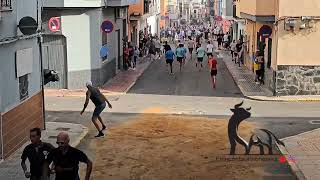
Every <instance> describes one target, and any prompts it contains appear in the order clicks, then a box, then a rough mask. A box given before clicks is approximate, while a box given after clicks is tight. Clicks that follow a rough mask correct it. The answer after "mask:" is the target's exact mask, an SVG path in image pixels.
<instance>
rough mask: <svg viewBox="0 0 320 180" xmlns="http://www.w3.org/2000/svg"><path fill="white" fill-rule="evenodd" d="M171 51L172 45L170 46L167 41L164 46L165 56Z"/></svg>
mask: <svg viewBox="0 0 320 180" xmlns="http://www.w3.org/2000/svg"><path fill="white" fill-rule="evenodd" d="M170 49H171V47H170V45H169V44H168V42H167V41H165V42H164V45H163V50H164V54H165V53H166V52H167V51H169V50H170Z"/></svg>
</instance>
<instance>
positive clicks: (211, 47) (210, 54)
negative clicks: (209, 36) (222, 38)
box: [206, 41, 214, 57]
mask: <svg viewBox="0 0 320 180" xmlns="http://www.w3.org/2000/svg"><path fill="white" fill-rule="evenodd" d="M213 48H214V46H213V44H211V43H210V41H208V44H207V49H206V50H207V56H208V57H209V56H212V55H213V54H212V53H213Z"/></svg>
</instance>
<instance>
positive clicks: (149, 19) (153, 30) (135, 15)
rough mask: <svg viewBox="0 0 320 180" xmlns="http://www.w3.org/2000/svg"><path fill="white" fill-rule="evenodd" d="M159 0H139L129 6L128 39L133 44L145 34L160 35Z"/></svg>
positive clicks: (136, 43)
mask: <svg viewBox="0 0 320 180" xmlns="http://www.w3.org/2000/svg"><path fill="white" fill-rule="evenodd" d="M160 7H161V3H160V0H152V1H151V0H140V1H137V3H135V4H131V5H130V6H129V12H128V15H129V17H130V23H129V32H130V33H129V39H130V41H131V42H132V43H133V44H134V45H139V41H140V39H141V38H143V37H144V36H146V35H149V34H151V35H153V36H155V35H157V36H158V37H160V20H161V16H160Z"/></svg>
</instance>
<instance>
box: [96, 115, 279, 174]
mask: <svg viewBox="0 0 320 180" xmlns="http://www.w3.org/2000/svg"><path fill="white" fill-rule="evenodd" d="M227 122H228V121H227V120H213V119H208V118H202V117H184V116H173V115H172V116H169V115H167V116H165V115H152V114H149V115H140V116H138V117H137V118H136V119H134V120H130V121H128V122H126V123H122V124H120V125H117V126H113V127H111V128H110V129H108V132H107V136H106V137H105V138H104V139H99V140H94V141H95V143H94V146H95V147H92V149H93V150H94V151H95V152H93V153H94V156H95V159H94V169H93V172H92V179H94V180H129V179H130V180H198V179H199V180H207V179H208V180H212V179H228V180H230V179H252V180H256V179H263V177H265V176H268V175H270V173H271V174H273V175H274V174H275V173H274V172H267V171H268V170H267V171H266V168H269V171H274V170H277V168H276V166H278V165H279V163H278V162H277V161H276V160H269V161H259V160H252V159H251V160H243V158H248V157H250V158H259V157H269V158H271V159H272V158H273V159H276V158H278V156H258V155H251V156H246V155H240V156H236V157H240V158H242V160H233V161H228V160H230V158H231V157H233V156H229V155H227V154H228V153H229V142H228V137H227ZM256 127H257V125H255V124H252V123H248V122H243V123H242V124H241V127H240V134H241V135H242V137H244V138H245V139H247V140H248V139H249V136H250V134H251V130H252V129H254V128H256ZM90 144H92V143H90ZM257 152H258V150H257V149H253V151H252V154H255V153H257ZM237 153H239V154H243V153H244V148H243V147H241V146H240V145H239V146H237ZM224 158H229V159H228V160H226V159H224ZM270 167H275V168H273V169H272V168H271V169H270ZM279 174H280V176H281V173H279ZM280 178H281V177H280ZM281 179H284V178H281Z"/></svg>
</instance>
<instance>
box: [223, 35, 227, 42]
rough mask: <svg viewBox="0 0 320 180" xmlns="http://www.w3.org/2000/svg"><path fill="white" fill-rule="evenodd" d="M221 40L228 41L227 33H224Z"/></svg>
mask: <svg viewBox="0 0 320 180" xmlns="http://www.w3.org/2000/svg"><path fill="white" fill-rule="evenodd" d="M223 41H225V42H226V41H228V35H227V34H225V35H224V36H223Z"/></svg>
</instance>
